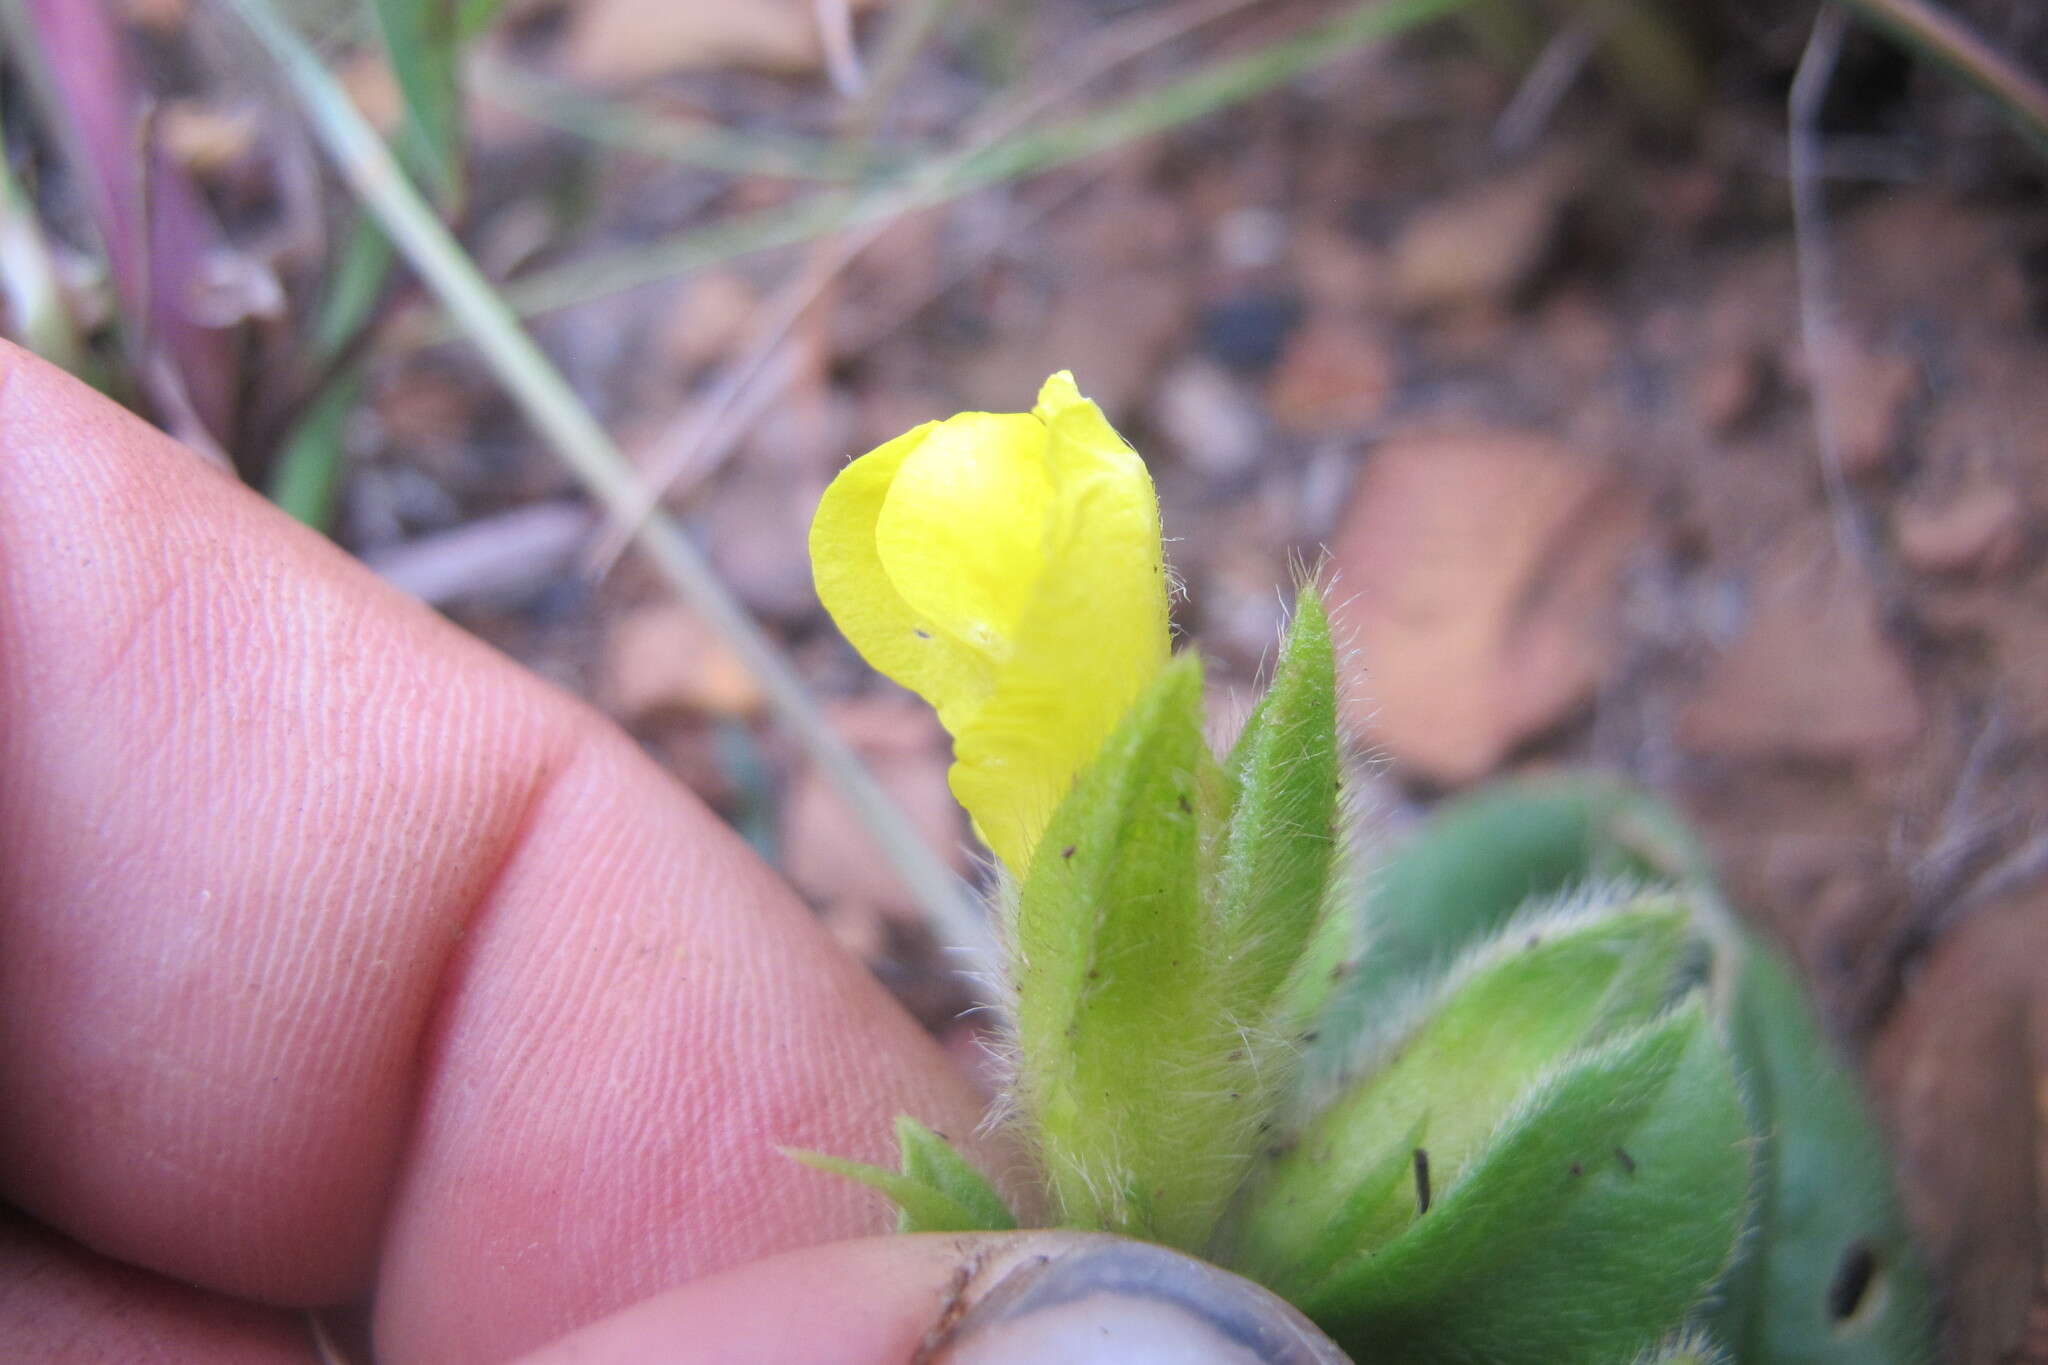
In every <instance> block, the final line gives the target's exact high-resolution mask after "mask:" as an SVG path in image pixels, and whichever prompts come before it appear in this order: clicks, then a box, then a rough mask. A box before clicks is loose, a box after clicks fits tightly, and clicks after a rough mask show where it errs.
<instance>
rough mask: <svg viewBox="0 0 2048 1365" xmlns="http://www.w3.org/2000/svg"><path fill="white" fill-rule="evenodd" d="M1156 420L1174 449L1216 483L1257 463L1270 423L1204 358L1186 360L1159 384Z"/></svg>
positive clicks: (1230, 379) (1218, 369) (1229, 379)
mask: <svg viewBox="0 0 2048 1365" xmlns="http://www.w3.org/2000/svg"><path fill="white" fill-rule="evenodd" d="M1154 417H1155V418H1156V420H1157V421H1158V423H1159V429H1160V430H1161V431H1162V432H1163V433H1164V434H1165V436H1166V438H1167V440H1168V442H1169V443H1170V447H1171V448H1172V449H1173V450H1176V451H1178V452H1179V454H1180V456H1181V458H1182V459H1183V460H1185V461H1186V462H1187V463H1188V464H1189V465H1192V466H1193V467H1194V468H1196V469H1199V470H1200V471H1201V472H1202V473H1204V474H1206V475H1208V476H1209V477H1211V478H1214V479H1230V478H1234V477H1235V476H1237V475H1240V474H1242V473H1244V472H1245V471H1246V470H1247V469H1249V468H1251V466H1252V465H1254V464H1255V463H1257V462H1258V458H1259V453H1260V451H1261V450H1262V449H1263V447H1264V445H1265V440H1266V429H1265V423H1263V422H1262V421H1260V420H1259V414H1258V411H1257V410H1256V409H1255V408H1254V407H1253V406H1252V401H1251V399H1250V397H1249V396H1247V395H1246V393H1245V391H1244V389H1243V388H1242V387H1241V386H1240V385H1239V384H1238V382H1237V381H1236V380H1235V379H1232V378H1231V377H1230V376H1229V375H1228V374H1226V373H1225V372H1224V371H1223V369H1222V367H1221V366H1219V365H1216V364H1214V363H1213V362H1211V361H1206V360H1202V359H1200V358H1190V359H1187V360H1183V361H1182V362H1181V363H1180V364H1178V365H1176V366H1174V367H1173V368H1172V369H1171V370H1169V371H1167V373H1166V376H1165V378H1163V379H1161V380H1160V381H1159V398H1158V401H1157V403H1156V404H1155V407H1154Z"/></svg>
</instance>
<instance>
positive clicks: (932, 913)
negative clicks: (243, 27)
mask: <svg viewBox="0 0 2048 1365" xmlns="http://www.w3.org/2000/svg"><path fill="white" fill-rule="evenodd" d="M231 3H232V4H233V6H234V8H235V10H236V12H237V13H239V14H240V15H241V16H242V19H243V21H244V22H245V23H246V24H247V25H248V27H249V28H250V30H251V31H252V32H253V33H254V34H255V35H256V37H257V39H258V41H259V42H260V43H261V44H262V46H263V47H264V48H265V49H266V50H267V51H268V52H269V53H270V55H271V57H272V59H273V60H275V61H276V62H277V64H278V66H279V67H280V68H281V69H282V71H283V73H284V76H285V79H286V81H287V82H288V83H289V84H290V86H291V88H292V90H293V92H294V93H295V94H296V95H297V96H298V99H299V103H300V105H301V106H302V108H303V109H304V111H305V113H306V115H307V117H308V118H309V119H310V120H311V121H312V124H313V127H314V130H315V132H316V133H317V134H318V135H319V137H320V140H321V142H322V143H323V144H324V145H325V146H326V148H327V151H328V154H329V155H330V156H332V157H333V159H334V161H335V164H336V166H337V168H338V169H339V170H340V171H341V173H342V175H343V177H344V178H345V179H346V180H347V181H348V182H349V184H350V185H351V186H353V187H354V189H355V191H356V193H357V194H358V195H359V196H360V197H361V198H362V200H363V202H364V203H365V204H366V205H367V206H368V207H369V208H370V210H371V211H372V212H373V213H375V214H376V215H377V218H378V220H379V221H380V222H382V223H383V225H384V229H385V231H386V232H388V233H389V234H390V236H391V240H392V241H393V243H394V244H396V245H397V247H398V248H399V250H400V251H402V252H404V253H405V255H406V257H407V259H408V260H410V261H411V263H412V266H413V269H414V270H416V271H417V272H418V273H419V276H420V278H421V279H422V280H424V281H425V282H426V284H427V286H428V287H429V288H430V289H432V290H433V291H434V293H435V294H436V295H437V296H438V297H439V298H440V300H441V303H442V306H443V307H445V308H446V309H447V310H448V313H449V316H450V317H451V318H452V319H453V320H454V322H455V324H456V326H457V327H459V328H460V329H461V331H462V334H463V335H465V336H466V337H467V338H468V339H469V340H470V341H471V342H472V343H474V344H475V345H476V347H477V348H478V350H480V351H481V352H482V353H483V355H484V358H485V360H486V362H487V363H488V364H489V365H490V366H491V368H492V369H493V370H494V371H496V373H497V376H498V379H499V381H500V382H501V383H503V384H504V385H505V388H506V389H507V391H508V392H509V393H510V394H511V395H512V397H513V399H514V400H515V401H516V402H518V404H519V405H520V406H521V407H522V408H523V409H525V411H526V415H527V417H528V418H529V419H530V420H531V421H532V422H533V423H534V425H535V426H536V427H537V428H539V430H540V432H541V433H542V435H543V436H545V437H546V438H547V440H548V442H549V443H550V444H551V445H552V446H553V447H554V448H555V451H556V453H557V454H558V455H559V456H560V457H561V459H562V461H563V463H564V464H566V465H568V466H569V468H570V469H571V470H572V471H574V473H575V474H576V476H577V477H578V479H580V480H581V481H582V483H583V485H584V487H585V488H587V489H588V490H589V491H590V493H591V495H592V496H593V497H594V498H595V499H596V500H597V501H598V502H599V504H601V505H602V506H603V507H605V508H606V509H607V510H609V511H610V512H612V513H613V514H614V515H620V514H625V513H629V512H632V511H635V510H637V509H638V508H639V506H640V503H641V490H640V488H639V480H638V479H637V477H636V476H635V475H634V473H633V469H632V466H631V465H630V464H629V463H628V462H627V460H626V458H625V457H624V456H623V455H622V454H621V453H620V452H619V449H618V447H617V445H615V444H614V443H613V441H612V439H611V437H610V436H608V435H607V434H606V433H605V430H604V428H603V427H602V426H600V425H599V424H598V422H597V419H596V418H595V417H593V416H592V415H591V413H590V410H589V409H588V408H587V407H585V406H584V405H583V403H582V401H581V400H580V399H579V398H578V397H577V396H576V393H575V391H574V390H573V389H572V388H571V387H570V386H569V382H568V380H567V379H565V378H564V377H563V376H562V372H561V371H560V370H559V369H557V368H556V367H555V365H554V364H553V362H551V361H550V360H549V359H548V358H547V356H546V355H545V354H544V353H543V352H542V351H541V349H540V347H539V346H537V345H536V344H535V343H534V341H533V338H532V337H530V336H528V335H527V333H526V332H525V330H524V329H523V328H521V326H520V325H519V321H518V319H517V318H516V317H515V316H514V315H513V313H512V311H511V309H510V308H508V307H507V306H506V304H505V301H504V300H503V299H502V298H500V297H499V296H498V294H497V293H496V292H495V291H494V290H493V289H492V288H491V285H490V282H489V281H488V280H486V279H485V278H484V276H483V273H482V272H481V271H480V270H478V269H477V266H476V263H475V262H474V261H472V260H471V259H470V258H469V256H468V254H467V253H466V252H464V251H463V249H462V247H461V245H460V244H459V243H458V242H456V240H455V239H454V237H453V236H452V235H451V234H450V233H449V231H448V229H447V228H446V226H444V225H443V224H442V222H441V220H440V219H439V218H438V217H436V216H435V214H434V212H433V210H432V209H431V208H429V207H428V206H427V202H426V200H425V199H423V198H422V197H421V196H420V193H419V191H418V190H417V189H415V188H414V187H413V185H412V184H411V182H410V181H408V180H407V179H406V177H405V174H404V172H403V171H402V170H401V169H400V167H399V165H398V163H397V161H396V160H395V159H394V158H393V157H392V155H391V153H390V150H389V149H388V148H387V147H386V146H385V145H384V141H383V139H382V138H380V137H378V136H377V133H376V131H375V130H374V129H372V128H371V127H370V125H369V124H368V122H366V121H365V120H364V118H363V117H362V115H361V114H360V113H359V112H357V110H356V108H355V106H354V105H353V104H351V103H350V102H349V99H348V96H347V95H346V94H344V93H343V92H342V90H341V88H340V86H339V85H337V84H336V83H335V81H334V78H333V77H332V76H331V75H330V74H329V73H328V72H327V70H326V68H325V67H324V66H323V65H322V64H321V63H320V60H319V59H318V58H317V57H316V56H315V55H314V53H313V51H312V50H311V49H310V48H309V47H307V45H306V44H305V42H304V41H303V40H302V39H300V38H299V36H298V35H297V34H296V33H294V32H293V31H292V30H291V29H290V27H289V26H288V25H286V23H285V22H284V20H283V19H282V18H281V17H280V16H279V15H278V13H277V11H276V9H275V7H274V3H273V0H231ZM639 541H640V545H641V548H642V549H643V550H645V551H646V552H647V554H648V556H649V558H651V559H652V560H653V561H654V563H655V565H656V566H657V568H658V569H659V570H660V571H661V573H662V574H663V576H664V577H666V578H667V580H668V581H669V583H670V584H671V585H672V586H673V587H674V588H675V590H676V591H677V592H678V593H679V594H680V595H681V596H682V597H683V598H685V599H686V600H687V601H689V602H690V604H691V605H692V606H693V607H695V608H696V610H697V611H698V612H699V613H700V614H701V615H702V616H703V617H704V618H705V619H706V620H707V621H708V622H710V624H711V625H712V627H713V628H714V629H716V630H718V631H719V632H720V633H721V634H722V635H723V636H724V637H725V638H726V639H727V640H728V641H729V642H730V643H731V645H732V647H733V650H734V652H735V653H737V654H738V655H739V657H740V659H741V660H742V661H743V662H744V663H745V664H746V666H747V668H748V669H749V670H750V671H751V672H752V673H753V674H754V676H755V677H757V678H758V679H760V681H761V686H762V690H763V691H764V692H765V693H766V694H767V696H768V699H769V702H770V704H771V705H772V706H773V707H774V708H775V711H776V713H777V714H778V715H779V717H780V718H781V720H782V722H783V724H784V725H786V726H788V727H789V729H790V730H791V732H792V733H793V734H794V735H795V736H796V738H797V739H798V741H799V742H800V743H801V744H802V745H803V747H804V749H805V750H806V752H808V753H809V755H810V756H811V758H812V760H813V761H814V762H816V763H817V764H818V766H819V768H820V769H821V770H822V771H823V772H824V774H825V775H826V777H827V778H828V779H829V780H830V781H831V783H832V784H833V786H834V787H835V788H836V789H837V790H838V792H839V793H840V795H841V796H842V797H843V798H845V800H846V801H847V804H848V805H850V806H851V807H852V808H853V810H854V812H855V813H856V815H858V816H859V818H860V819H861V820H862V822H863V823H864V824H865V825H866V826H867V829H868V832H869V834H870V836H871V837H873V838H874V840H875V842H876V843H877V844H878V845H879V846H880V847H881V849H882V851H883V852H884V853H885V854H886V855H887V857H888V859H889V861H890V862H891V863H892V864H893V865H894V866H895V868H896V870H897V872H898V873H899V874H900V875H901V876H902V877H903V879H904V881H905V883H906V884H907V885H908V886H909V887H910V889H911V892H912V894H913V895H915V896H916V897H917V900H918V902H919V904H920V905H921V906H922V908H923V909H924V911H925V913H926V916H927V917H928V920H929V922H930V924H931V926H932V930H933V932H934V934H935V935H936V936H937V937H938V938H939V939H940V941H941V942H943V943H945V944H947V945H949V946H950V947H952V948H954V949H956V950H957V951H959V952H960V953H961V955H962V957H963V959H964V961H965V965H967V966H968V967H970V968H971V969H973V970H975V971H977V972H981V971H985V970H986V969H987V968H988V966H989V964H990V962H991V960H992V958H991V954H990V952H989V948H988V942H987V930H986V927H985V926H984V924H983V922H982V921H981V919H980V917H979V916H978V915H977V914H976V913H975V911H974V909H973V908H972V904H971V901H970V899H969V897H968V896H967V894H966V892H965V889H964V888H963V887H962V885H961V883H960V881H959V879H958V878H957V877H955V876H954V875H953V873H952V872H951V871H950V870H948V869H947V868H946V867H945V866H944V865H943V864H942V863H941V862H940V861H939V860H938V859H937V858H936V857H935V856H933V854H932V853H931V851H930V850H929V849H928V848H926V847H925V845H924V844H923V842H922V841H921V840H919V838H918V836H917V834H916V832H915V830H914V829H913V827H912V826H911V824H910V822H909V821H908V820H907V819H906V818H905V817H904V816H903V814H902V813H901V812H900V811H899V810H898V809H897V807H896V804H895V803H894V802H893V801H892V800H891V799H890V798H889V796H888V795H887V793H885V792H884V791H883V790H882V789H881V787H880V786H879V785H877V783H876V782H875V779H874V777H873V776H872V775H871V774H870V773H869V772H868V771H867V769H866V768H865V767H863V766H862V765H861V763H860V761H859V760H858V759H857V758H855V757H854V755H853V752H852V750H850V749H849V748H848V747H847V745H846V742H845V741H844V740H843V739H841V738H840V736H839V734H838V733H837V732H836V731H834V730H833V729H832V727H831V725H830V724H829V723H828V722H827V721H826V720H825V717H824V715H823V714H822V713H821V712H820V711H819V709H818V707H817V704H816V703H815V702H814V701H813V700H812V698H811V696H810V693H809V692H808V690H807V689H806V688H805V686H804V683H803V680H802V679H801V678H800V677H798V675H797V673H796V670H795V669H794V668H792V667H791V666H790V663H789V661H788V659H787V658H785V657H784V656H783V654H782V652H781V651H780V650H779V649H777V648H776V646H775V644H774V642H773V641H771V640H770V639H769V638H768V636H767V635H766V634H765V633H764V632H763V631H762V630H761V628H760V627H759V626H758V625H757V624H755V622H754V621H753V619H752V618H751V617H750V616H748V615H747V613H746V611H745V609H744V608H742V607H741V606H740V605H739V603H738V602H737V601H735V600H734V598H733V597H732V595H731V593H729V592H728V591H727V590H726V588H725V585H724V584H722V583H721V582H719V580H718V577H717V574H716V573H715V572H714V571H713V570H712V568H711V565H710V563H709V562H708V561H707V560H706V559H705V558H704V556H703V555H702V553H701V552H700V551H699V550H698V549H697V547H696V546H695V545H693V544H691V543H690V541H689V540H688V539H687V538H686V537H685V536H684V535H683V534H682V532H681V530H680V529H679V528H678V527H677V526H676V525H675V523H674V522H673V521H671V520H669V519H668V518H666V517H662V516H647V517H645V518H643V519H642V520H641V522H640V529H639Z"/></svg>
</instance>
